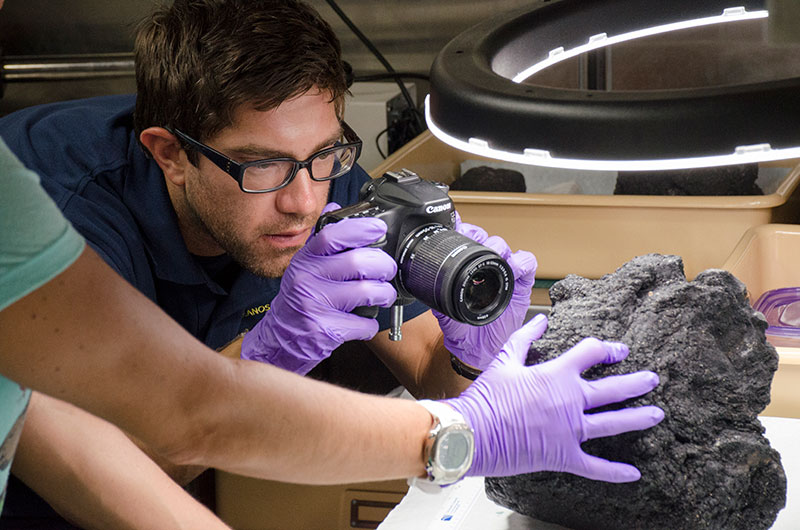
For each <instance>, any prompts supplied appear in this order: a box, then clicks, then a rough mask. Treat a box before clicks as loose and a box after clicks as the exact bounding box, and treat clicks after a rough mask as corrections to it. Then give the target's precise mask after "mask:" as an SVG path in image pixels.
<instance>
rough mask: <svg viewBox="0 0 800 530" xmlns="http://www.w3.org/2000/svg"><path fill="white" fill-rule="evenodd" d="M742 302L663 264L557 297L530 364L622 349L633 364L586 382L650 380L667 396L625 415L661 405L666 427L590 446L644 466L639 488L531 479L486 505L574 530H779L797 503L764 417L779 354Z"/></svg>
mask: <svg viewBox="0 0 800 530" xmlns="http://www.w3.org/2000/svg"><path fill="white" fill-rule="evenodd" d="M745 296H746V295H745V288H744V285H743V284H742V283H741V282H740V281H739V280H737V279H736V278H735V277H734V276H732V275H731V274H729V273H728V272H726V271H722V270H708V271H705V272H703V273H701V274H700V275H698V276H697V278H696V279H695V280H694V281H692V282H687V281H686V278H685V276H684V273H683V263H682V261H681V259H680V258H679V257H677V256H660V255H655V254H651V255H647V256H640V257H638V258H635V259H634V260H632V261H630V262H628V263H626V264H625V265H623V266H622V267H621V268H620V269H619V270H617V271H616V272H615V273H614V274H609V275H607V276H605V277H603V278H601V279H599V280H588V279H585V278H581V277H578V276H569V277H567V278H565V279H564V280H562V281H560V282H558V283H556V284H555V285H553V287H552V288H551V290H550V297H551V299H552V301H553V310H552V313H551V315H550V325H549V328H548V330H547V331H546V332H545V334H544V336H543V337H542V338H541V339H540V340H538V341H536V342H534V343H533V345H532V347H531V350H530V352H529V355H528V364H536V363H538V362H543V361H545V360H548V359H551V358H553V357H556V356H558V355H559V354H560V353H562V352H563V351H566V350H567V349H568V348H569V347H571V346H573V345H574V344H576V343H577V342H578V341H579V340H580V339H581V338H582V337H585V336H590V335H591V336H596V337H599V338H602V339H608V340H619V341H622V342H625V343H627V344H628V345H629V346H630V349H631V353H630V355H629V356H628V358H627V359H625V360H624V361H622V362H620V363H618V364H616V365H611V366H605V365H600V366H596V367H594V368H592V369H590V370H588V371H587V372H585V373H584V374H583V375H584V377H586V378H588V379H594V378H598V377H603V376H607V375H613V374H621V373H628V372H633V371H636V370H642V369H647V370H653V371H655V372H657V373H658V374H659V377H660V384H659V386H658V387H657V388H656V389H655V390H653V391H652V392H650V393H649V394H647V395H645V396H643V397H639V398H636V399H633V400H629V401H627V402H625V403H624V404H623V405H624V406H638V405H644V404H655V405H658V406H660V407H662V408H663V409H664V411H665V412H666V417H665V418H664V420H663V421H662V422H661V423H660V424H659V425H657V426H655V427H653V428H652V429H649V430H646V431H638V432H635V433H626V434H623V435H619V436H614V437H608V438H600V439H596V440H590V441H587V442H585V443H584V444H583V448H584V450H585V451H586V452H588V453H590V454H595V455H598V456H601V457H604V458H607V459H610V460H614V461H620V462H627V463H630V464H633V465H635V466H637V467H638V468H639V469H640V470H641V472H642V478H641V480H639V481H638V482H633V483H628V484H610V483H605V482H598V481H592V480H588V479H584V478H582V477H578V476H575V475H571V474H568V473H550V472H543V473H533V474H528V475H519V476H516V477H504V478H497V479H487V481H486V489H487V494H488V496H489V498H491V499H493V500H494V501H495V502H497V503H499V504H502V505H504V506H507V507H509V508H511V509H513V510H515V511H517V512H519V513H522V514H526V515H529V516H531V517H534V518H536V519H540V520H543V521H548V522H552V523H557V524H559V525H562V526H565V527H568V528H574V529H592V530H598V529H605V528H607V529H624V528H636V529H648V530H653V529H670V530H674V529H698V528H719V529H726V530H735V529H742V530H745V529H746V530H755V529H760V528H769V527H770V526H771V525H772V523H773V521H774V519H775V517H776V516H777V513H778V512H779V511H780V510H781V508H783V506H784V505H785V503H786V476H785V474H784V471H783V467H782V465H781V462H780V455H779V454H778V452H777V451H775V450H774V449H772V448H771V447H770V445H769V442H768V441H767V439H766V438H765V437H764V436H763V432H764V429H763V427H762V426H761V423H760V422H759V421H758V419H757V417H756V416H757V415H758V414H759V413H760V412H761V411H762V410H763V409H764V408H765V407H766V406H767V404H768V403H769V396H770V386H771V383H772V377H773V374H774V372H775V370H776V369H777V367H778V356H777V353H776V352H775V349H774V348H773V347H772V346H771V345H769V344H768V343H767V342H766V339H765V336H764V330H765V329H766V323H765V322H764V321H763V320H762V319H760V318H759V315H758V314H757V313H755V312H754V311H753V310H752V309H751V308H750V305H749V304H748V302H747V300H746V298H745ZM618 407H619V406H616V407H606V408H618ZM598 410H603V409H598Z"/></svg>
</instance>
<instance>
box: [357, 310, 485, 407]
mask: <svg viewBox="0 0 800 530" xmlns="http://www.w3.org/2000/svg"><path fill="white" fill-rule="evenodd" d="M402 334H403V338H402V340H399V341H391V340H389V333H388V332H387V331H381V332H379V333H378V334H377V335H375V337H374V338H373V339H372V340H371V341H369V343H368V344H369V347H370V349H371V350H372V351H373V352H374V353H375V355H377V356H378V358H380V359H381V361H383V363H384V364H385V365H386V366H387V367H388V368H389V370H391V372H392V373H393V374H394V376H395V377H396V378H397V380H398V381H400V383H401V384H402V385H403V386H404V387H406V389H408V391H409V392H410V393H411V394H412V395H413V396H414V397H416V398H417V399H423V398H429V399H442V398H445V397H455V396H458V395H459V394H460V393H461V392H462V391H463V390H464V389H465V388H467V387H468V386H469V384H470V383H471V381H470V380H469V379H466V378H464V377H461V376H460V375H458V374H457V373H456V372H455V371H454V370H453V368H452V367H451V366H450V352H448V351H447V349H446V348H445V347H444V339H443V337H442V330H441V329H440V328H439V323H438V321H437V320H436V317H434V316H433V314H432V313H431V312H430V311H426V312H425V313H423V314H421V315H419V316H418V317H415V318H413V319H411V320H409V321H407V322H405V323H404V324H403V327H402Z"/></svg>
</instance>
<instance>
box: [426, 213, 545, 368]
mask: <svg viewBox="0 0 800 530" xmlns="http://www.w3.org/2000/svg"><path fill="white" fill-rule="evenodd" d="M455 230H456V231H457V232H458V233H460V234H461V235H463V236H466V237H468V238H470V239H472V240H474V241H476V242H478V243H480V244H481V245H484V246H486V247H488V248H490V249H492V250H493V251H495V252H496V253H497V254H499V255H500V257H502V258H503V259H504V260H506V261H507V262H508V264H509V266H510V267H511V270H512V271H513V272H514V292H513V294H512V296H511V301H510V302H509V304H508V307H506V309H505V311H504V312H503V314H502V315H500V317H498V318H497V319H496V320H495V321H494V322H491V323H490V324H487V325H485V326H473V325H471V324H465V323H463V322H458V321H457V320H453V319H451V318H450V317H448V316H446V315H444V314H442V313H440V312H438V311H435V310H434V311H433V314H434V316H435V317H436V318H437V319H438V320H439V327H440V328H441V329H442V333H443V335H444V346H445V348H447V350H448V351H449V352H450V353H452V354H453V355H455V356H456V357H457V358H458V359H459V360H461V362H463V363H464V364H467V365H469V366H471V367H473V368H477V369H478V370H483V369H485V368H486V367H487V366H489V363H491V362H492V360H493V359H494V358H495V356H496V355H497V353H498V352H499V351H500V348H502V347H503V344H504V343H505V342H506V340H508V337H509V336H511V333H512V332H514V330H516V329H519V327H520V326H521V325H522V323H523V322H524V321H525V314H526V312H527V311H528V307H530V303H531V302H530V300H531V289H532V288H533V283H534V275H535V274H536V265H537V263H536V258H535V257H534V256H533V254H531V253H530V252H527V251H524V250H518V251H517V252H514V253H513V254H512V253H511V249H510V248H509V246H508V245H507V244H506V242H505V241H504V240H503V239H502V238H501V237H498V236H491V237H489V235H488V234H487V233H486V230H484V229H483V228H480V227H477V226H475V225H471V224H469V223H463V222H461V217H460V216H459V215H458V212H456V226H455Z"/></svg>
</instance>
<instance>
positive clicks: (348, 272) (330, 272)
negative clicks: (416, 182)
mask: <svg viewBox="0 0 800 530" xmlns="http://www.w3.org/2000/svg"><path fill="white" fill-rule="evenodd" d="M337 208H339V205H338V204H335V203H331V204H328V205H327V206H326V207H325V210H324V211H330V210H334V209H337ZM385 233H386V223H384V222H383V221H381V220H380V219H375V218H362V219H344V220H342V221H340V222H338V223H334V224H329V225H327V226H325V227H324V228H323V229H322V230H320V231H319V233H317V234H313V235H312V236H311V237H310V238H309V240H308V242H307V243H306V245H305V246H304V247H303V248H301V249H300V250H299V251H298V252H297V254H295V255H294V257H293V258H292V260H291V262H290V263H289V266H288V267H287V269H286V272H285V273H284V274H283V278H282V279H281V286H280V292H279V293H278V295H277V296H276V297H275V299H274V300H273V301H272V303H271V305H270V309H269V311H267V313H266V314H265V315H264V317H263V318H262V319H261V320H260V321H259V323H258V324H256V325H255V327H254V328H253V329H252V330H251V331H250V332H248V333H247V334H246V335H245V336H244V340H243V341H242V353H241V357H242V359H250V360H255V361H261V362H266V363H269V364H273V365H275V366H279V367H281V368H284V369H286V370H290V371H292V372H295V373H297V374H301V375H305V374H307V373H308V372H309V371H310V370H311V369H312V368H314V367H315V366H316V365H317V364H318V363H319V362H320V361H322V360H324V359H325V358H327V357H328V356H329V355H330V354H331V352H332V351H333V350H334V349H336V348H337V347H338V346H340V345H341V344H342V343H344V342H346V341H350V340H368V339H371V338H372V337H373V336H375V334H376V333H377V332H378V322H377V320H375V319H372V318H364V317H360V316H357V315H355V314H352V313H351V311H353V310H354V309H355V308H356V307H359V306H381V307H388V306H390V305H392V303H393V302H394V300H395V298H397V292H396V291H395V289H394V287H392V285H391V284H390V283H389V281H390V280H391V279H392V278H393V277H394V275H395V274H396V273H397V264H396V263H395V261H394V260H393V259H392V258H391V256H389V255H388V254H386V253H385V252H384V251H383V250H381V249H379V248H370V247H366V245H369V244H371V243H374V242H375V241H377V240H378V239H380V238H381V237H383V235H384V234H385Z"/></svg>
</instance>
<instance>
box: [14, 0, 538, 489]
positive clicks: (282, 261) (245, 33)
mask: <svg viewBox="0 0 800 530" xmlns="http://www.w3.org/2000/svg"><path fill="white" fill-rule="evenodd" d="M135 51H136V71H137V97H136V98H134V97H107V98H98V99H93V100H85V101H79V102H67V103H59V104H54V105H49V106H43V107H36V108H32V109H27V110H24V111H21V112H19V113H16V114H13V115H11V116H8V117H6V118H4V119H2V120H0V135H2V136H3V137H4V138H5V139H6V141H7V142H8V144H9V146H10V147H11V149H12V150H13V151H14V152H15V153H16V154H17V155H18V156H19V157H20V159H21V160H22V161H23V163H24V164H25V165H27V166H28V167H30V168H32V169H34V170H35V171H36V172H37V173H39V174H40V175H41V176H42V183H43V186H44V188H45V189H46V190H47V191H48V193H49V194H50V195H51V197H53V199H54V200H55V201H56V203H57V205H58V206H59V208H61V209H62V211H63V212H64V214H65V215H66V216H67V218H69V219H70V220H71V221H72V223H73V224H74V225H75V227H76V228H77V229H78V231H79V232H80V233H81V234H82V235H83V236H84V237H86V239H87V241H88V243H89V244H90V246H91V247H92V248H93V249H94V250H95V252H97V253H98V254H99V255H100V256H101V257H102V258H103V259H104V260H105V261H106V262H107V263H108V264H109V265H110V266H111V267H112V268H113V269H114V270H116V271H117V272H118V273H120V274H121V275H122V276H123V277H124V278H125V279H127V280H128V281H129V282H131V283H132V284H133V285H134V286H135V287H136V288H137V289H138V290H139V291H141V292H142V293H144V294H145V295H146V296H147V297H148V298H150V299H151V300H153V301H155V302H156V303H157V304H158V305H159V306H160V307H161V308H162V309H164V310H165V311H166V312H167V313H168V314H169V315H170V316H171V317H173V318H174V319H175V320H177V321H178V322H179V323H180V324H181V325H182V326H183V327H184V328H185V329H186V330H187V331H189V333H191V334H192V335H193V336H195V337H196V338H198V339H200V340H201V341H202V342H204V343H205V344H206V345H208V346H210V347H212V348H215V349H216V348H220V347H222V346H224V345H226V344H227V343H229V342H230V341H231V340H232V339H234V338H235V337H237V336H238V335H240V334H241V333H243V332H247V334H246V335H245V337H244V340H243V341H242V352H241V355H242V357H243V358H247V359H258V360H263V361H266V362H269V363H270V364H273V365H275V366H279V367H282V368H286V369H289V370H291V371H294V372H296V373H299V374H304V373H307V372H308V371H309V370H310V369H311V368H313V367H314V366H315V365H316V364H317V363H318V362H320V361H321V360H322V359H324V358H326V357H327V356H328V355H330V354H331V352H332V351H333V350H334V349H335V348H336V347H337V346H339V345H341V344H342V343H344V342H346V341H349V340H366V339H369V345H370V348H371V349H372V350H373V351H374V353H375V354H376V355H377V356H378V357H379V358H380V359H381V360H382V361H383V363H384V364H385V365H386V366H387V367H388V368H389V369H390V370H391V372H392V373H393V374H395V376H396V377H397V378H398V380H399V381H400V382H401V383H402V384H403V385H404V386H405V387H406V388H408V389H409V390H410V391H411V392H412V394H414V396H416V397H426V396H432V397H441V396H453V395H457V394H458V393H459V392H460V391H461V390H463V389H464V388H465V387H466V386H467V384H468V381H467V380H465V379H463V378H461V377H460V376H458V375H456V374H455V373H454V372H453V370H451V368H450V364H449V355H450V353H452V354H454V355H456V356H457V357H459V358H460V359H461V360H462V361H464V362H465V363H467V364H471V365H473V366H477V367H478V368H483V367H485V366H486V365H488V363H489V362H490V360H491V358H492V357H493V356H494V354H496V353H497V352H498V351H499V349H500V347H501V346H502V344H503V343H504V342H505V340H506V339H507V338H508V336H509V335H510V333H511V332H512V331H513V330H514V329H516V328H518V327H519V326H520V325H521V323H522V320H523V317H524V313H525V310H526V309H527V306H528V303H529V302H528V301H529V294H530V289H531V287H532V284H533V274H534V272H535V266H536V262H535V259H534V258H533V256H532V255H531V254H530V253H527V252H522V251H520V252H517V253H515V254H511V252H510V249H508V247H507V245H506V244H505V243H504V242H503V241H502V240H501V239H499V238H489V237H488V236H487V234H486V233H485V232H483V231H481V230H480V229H478V228H476V227H471V226H469V225H466V224H464V225H462V226H459V227H458V229H459V230H461V231H463V232H465V233H468V234H470V235H471V236H474V237H475V238H476V239H478V241H479V242H483V243H484V244H486V245H487V246H490V247H492V248H493V249H495V250H496V251H498V253H500V254H501V255H502V256H503V257H505V258H507V259H508V261H509V263H510V264H511V266H512V268H513V270H514V274H515V279H516V287H515V292H514V300H513V301H512V303H511V305H510V306H509V309H508V310H507V311H506V312H505V314H504V315H503V316H501V317H500V318H499V319H498V320H497V321H495V322H493V323H492V324H490V325H488V326H485V327H480V328H476V327H472V326H467V325H463V324H460V323H457V322H454V321H452V320H450V319H449V318H447V317H445V316H443V315H436V317H438V320H437V318H435V317H434V315H433V314H432V313H431V312H430V311H428V310H427V308H425V307H423V306H421V304H415V305H412V306H408V307H406V311H405V315H406V318H407V319H408V321H407V322H406V324H405V325H404V328H403V332H404V338H403V340H402V341H401V342H399V343H393V342H391V341H389V339H388V336H387V334H385V333H381V334H377V335H376V332H377V331H378V329H379V327H383V328H385V327H387V324H388V323H387V317H386V316H385V315H384V316H383V317H382V318H379V322H380V325H379V324H378V323H377V322H376V321H374V320H372V319H367V318H363V317H359V316H356V315H354V314H352V313H351V311H352V310H353V309H354V308H355V307H358V306H364V305H373V306H382V307H386V306H388V305H390V304H391V302H392V301H393V300H394V297H395V293H394V290H393V289H392V288H391V286H390V284H389V283H388V280H389V279H391V277H392V276H393V275H394V274H395V271H396V265H395V264H394V262H393V260H392V259H391V258H390V257H389V256H388V255H386V254H385V253H383V252H381V251H380V250H377V249H373V248H369V247H368V245H369V244H370V243H371V242H373V241H375V240H376V239H377V238H378V237H379V235H380V233H381V231H382V230H385V228H384V226H383V224H382V223H381V222H379V221H374V220H372V221H369V220H365V222H364V223H362V225H363V226H361V228H360V230H358V231H352V230H351V231H346V230H344V229H343V228H341V227H339V228H336V227H333V226H332V227H330V228H327V229H326V230H323V231H322V233H321V234H319V235H317V236H315V237H313V238H312V239H311V241H309V244H308V245H305V246H304V244H305V242H306V241H307V240H308V239H309V237H310V236H311V231H312V227H313V225H314V223H315V221H316V219H317V218H318V216H319V214H320V213H321V212H322V210H323V207H324V206H325V205H326V203H329V202H330V203H338V204H349V203H352V202H354V201H355V200H356V199H357V194H358V190H359V189H360V187H361V184H362V183H363V182H365V181H366V180H367V179H368V176H367V175H366V173H365V172H364V171H363V170H361V169H360V168H359V167H358V166H356V165H354V162H355V154H354V151H353V149H354V148H355V146H357V143H358V142H357V141H356V139H355V138H354V136H352V135H351V134H350V133H349V132H348V131H347V127H346V124H344V123H342V122H341V121H340V118H341V116H342V107H343V97H344V93H345V91H346V83H345V77H344V71H343V68H342V65H341V57H340V50H339V44H338V41H337V40H336V37H335V35H334V34H333V32H332V31H331V29H330V27H329V26H328V25H327V24H326V23H325V22H324V21H323V20H321V19H320V17H319V16H318V14H317V13H316V12H314V11H313V10H312V9H310V8H309V7H308V6H306V5H304V4H301V3H298V2H294V1H290V0H284V1H266V0H263V1H245V0H230V1H218V0H208V1H206V2H188V1H184V0H178V1H176V2H175V3H174V5H172V6H170V7H165V8H163V9H161V10H159V11H157V12H156V13H155V14H154V15H153V16H152V17H151V18H149V19H147V20H145V21H144V22H143V23H142V24H141V25H140V27H139V29H138V32H137V38H136V50H135ZM134 106H135V109H134ZM331 157H333V158H335V159H336V160H337V165H334V166H325V164H322V163H321V162H323V161H325V160H329V159H330V158H331ZM276 158H277V159H279V160H275V159H276ZM264 160H270V162H269V163H265V162H263V161H264ZM256 161H259V163H258V164H254V163H253V162H256ZM330 167H341V168H343V169H350V171H348V172H346V173H343V174H341V175H339V174H338V173H337V174H333V173H331V172H330ZM265 175H266V176H265ZM270 175H271V176H270ZM275 175H277V176H275ZM331 177H337V178H335V179H334V180H328V179H330V178H331ZM281 276H283V278H282V279H281ZM279 288H280V289H279ZM248 330H250V331H249V332H248ZM442 330H444V333H442ZM476 352H480V354H479V355H477V356H473V355H475V353H476ZM165 465H166V464H165ZM169 470H170V472H171V473H172V474H173V476H176V477H179V478H180V479H181V481H182V482H185V481H186V480H188V479H189V478H190V477H191V475H192V474H193V473H194V471H193V470H176V469H169ZM184 471H186V473H185V474H184ZM12 492H13V490H12ZM9 502H10V503H11V501H9Z"/></svg>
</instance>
